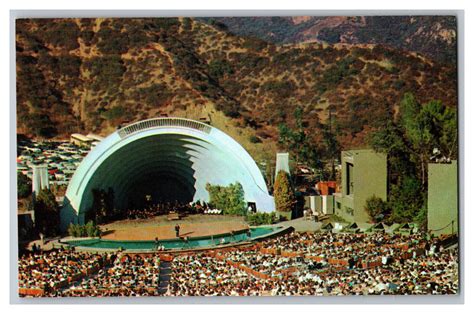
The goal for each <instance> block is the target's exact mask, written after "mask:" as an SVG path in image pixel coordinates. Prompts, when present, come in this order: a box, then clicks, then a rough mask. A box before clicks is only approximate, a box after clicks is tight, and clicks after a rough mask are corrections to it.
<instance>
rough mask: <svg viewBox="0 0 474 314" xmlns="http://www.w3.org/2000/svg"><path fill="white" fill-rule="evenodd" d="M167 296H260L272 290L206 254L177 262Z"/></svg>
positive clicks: (178, 259)
mask: <svg viewBox="0 0 474 314" xmlns="http://www.w3.org/2000/svg"><path fill="white" fill-rule="evenodd" d="M171 279H172V280H171V283H170V285H169V287H168V292H167V293H166V295H167V296H256V295H261V292H262V291H266V290H267V289H268V288H269V287H268V286H267V283H266V282H265V281H261V280H259V279H257V278H255V277H252V276H251V275H249V274H248V273H246V272H245V271H242V270H240V269H238V268H235V267H231V266H229V265H228V264H227V263H226V262H225V261H223V260H220V259H216V258H214V257H210V256H207V255H205V254H202V253H201V254H196V255H183V256H178V257H176V258H175V259H174V260H173V266H172V273H171Z"/></svg>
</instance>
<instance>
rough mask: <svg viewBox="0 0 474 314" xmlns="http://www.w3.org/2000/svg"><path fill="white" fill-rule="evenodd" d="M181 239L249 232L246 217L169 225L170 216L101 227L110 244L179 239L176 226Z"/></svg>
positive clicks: (204, 218) (189, 220) (203, 218)
mask: <svg viewBox="0 0 474 314" xmlns="http://www.w3.org/2000/svg"><path fill="white" fill-rule="evenodd" d="M177 224H178V225H179V226H180V236H188V237H200V236H210V235H216V234H222V233H230V232H231V231H234V232H235V231H239V230H244V229H247V228H248V225H247V223H246V222H245V220H244V218H243V217H240V216H222V215H191V216H187V217H184V218H182V219H180V220H175V221H169V220H168V217H167V215H163V216H157V217H153V218H150V219H135V220H121V221H116V222H112V223H109V224H105V225H101V226H100V228H101V230H102V232H103V234H102V239H107V240H125V241H126V240H154V239H155V238H156V237H158V239H160V240H164V239H176V234H175V226H176V225H177Z"/></svg>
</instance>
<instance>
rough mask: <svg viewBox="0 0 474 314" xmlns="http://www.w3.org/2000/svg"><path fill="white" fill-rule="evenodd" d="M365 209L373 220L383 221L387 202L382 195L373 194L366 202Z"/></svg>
mask: <svg viewBox="0 0 474 314" xmlns="http://www.w3.org/2000/svg"><path fill="white" fill-rule="evenodd" d="M365 210H366V211H367V213H368V214H369V216H370V217H371V218H372V220H373V221H381V220H382V219H383V218H384V217H385V215H386V212H387V203H386V202H385V201H384V200H382V199H381V198H380V197H377V196H375V195H374V196H372V197H370V198H368V199H367V201H366V203H365Z"/></svg>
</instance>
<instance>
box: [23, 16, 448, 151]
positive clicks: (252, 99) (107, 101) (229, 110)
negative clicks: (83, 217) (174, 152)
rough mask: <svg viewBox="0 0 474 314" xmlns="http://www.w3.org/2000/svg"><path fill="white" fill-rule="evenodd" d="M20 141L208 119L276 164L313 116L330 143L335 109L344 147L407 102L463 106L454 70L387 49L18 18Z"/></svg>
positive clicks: (184, 28)
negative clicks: (285, 136)
mask: <svg viewBox="0 0 474 314" xmlns="http://www.w3.org/2000/svg"><path fill="white" fill-rule="evenodd" d="M16 27H17V30H16V42H17V47H16V49H17V95H18V99H17V100H18V104H17V117H18V132H19V133H25V134H28V135H32V136H37V137H63V138H64V137H66V136H67V135H68V134H70V133H72V132H91V131H92V132H97V133H101V134H107V133H109V132H111V131H112V130H114V129H115V127H116V126H117V125H118V124H120V123H124V122H132V121H136V120H140V119H146V118H150V117H156V116H160V115H164V114H167V115H176V116H183V117H189V118H194V119H199V118H202V117H206V118H210V119H211V121H212V124H213V125H215V126H216V127H218V128H221V129H223V130H224V131H226V132H228V133H230V135H231V136H234V137H235V138H236V139H237V140H238V141H239V142H241V143H242V144H243V145H244V146H245V148H247V149H248V150H249V151H250V153H251V154H252V155H254V157H255V156H257V157H258V158H259V159H266V160H269V159H271V158H273V156H274V155H273V153H274V152H275V150H276V149H277V145H276V141H277V138H278V131H277V127H278V125H279V124H280V123H286V124H288V125H290V126H291V125H292V124H293V123H294V121H293V120H294V118H293V113H294V111H295V108H297V107H300V108H302V109H303V120H304V125H305V127H306V130H307V133H308V135H309V136H310V137H311V139H312V140H313V141H314V143H315V144H318V143H319V142H321V139H322V138H321V134H322V132H321V131H322V129H324V128H325V127H327V118H328V116H329V111H331V113H332V117H333V118H332V127H333V130H335V131H336V132H337V139H338V140H339V141H340V143H341V145H342V147H343V148H347V147H356V146H363V145H364V142H365V138H366V135H367V134H368V132H370V130H372V129H373V128H374V127H377V126H379V125H383V124H384V123H385V121H386V120H387V119H388V118H389V117H391V116H392V115H393V114H394V113H395V112H396V110H397V104H398V102H399V100H400V99H401V96H402V95H403V94H404V93H405V92H413V93H414V94H415V96H416V97H417V99H418V100H419V101H420V102H422V103H424V102H427V101H429V100H432V99H439V100H441V101H443V102H444V103H445V104H447V105H450V106H456V105H457V91H456V84H457V82H456V78H457V74H456V70H455V68H454V67H451V66H448V65H442V64H440V63H437V62H434V61H431V60H430V59H427V58H424V57H421V56H419V55H416V54H414V53H409V52H404V51H401V50H396V49H393V48H389V47H387V46H383V45H344V44H335V45H328V44H319V43H299V44H288V45H275V44H272V43H267V42H264V41H261V40H258V39H255V38H246V37H239V36H236V35H233V34H231V33H228V32H226V31H225V30H223V29H222V27H219V25H217V26H211V25H208V24H205V23H202V22H199V21H195V20H192V19H189V18H180V19H178V18H176V19H159V18H155V19H33V20H31V19H28V20H26V19H20V20H17V24H16Z"/></svg>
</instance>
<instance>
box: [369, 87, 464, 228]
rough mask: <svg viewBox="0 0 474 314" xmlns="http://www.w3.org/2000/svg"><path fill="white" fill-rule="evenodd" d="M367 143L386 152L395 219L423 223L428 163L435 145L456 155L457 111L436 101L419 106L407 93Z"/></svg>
mask: <svg viewBox="0 0 474 314" xmlns="http://www.w3.org/2000/svg"><path fill="white" fill-rule="evenodd" d="M370 144H371V146H372V147H373V148H374V149H375V150H376V151H381V152H385V153H387V155H388V164H389V207H390V208H391V211H392V215H391V219H392V220H393V221H395V222H411V221H414V220H416V221H417V222H418V223H419V224H420V225H421V226H423V225H424V224H425V223H426V198H427V195H426V193H427V179H426V178H427V168H428V167H427V164H428V162H429V161H430V157H431V156H432V154H433V149H434V148H437V149H438V150H439V151H440V155H441V156H444V157H448V158H456V156H457V145H458V144H457V117H456V110H455V109H454V108H449V107H446V106H444V105H443V104H442V103H441V102H439V101H431V102H429V103H427V104H424V105H420V104H419V103H418V102H417V101H416V99H415V97H414V96H413V95H412V94H410V93H407V94H405V95H404V97H403V99H402V100H401V102H400V110H399V115H398V117H396V118H395V119H394V120H392V121H389V122H388V123H387V125H385V126H384V127H381V128H380V129H379V130H377V131H376V132H374V133H373V134H372V136H371V138H370Z"/></svg>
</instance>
